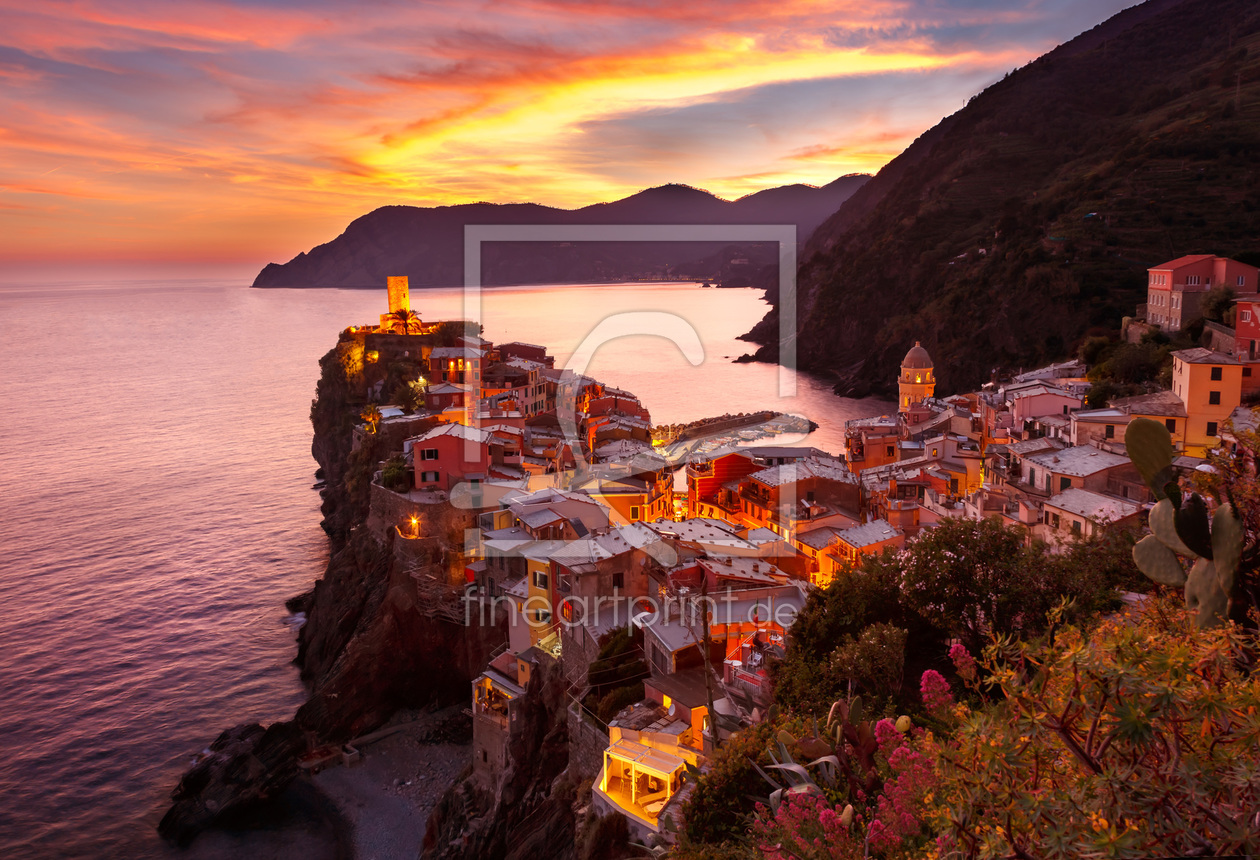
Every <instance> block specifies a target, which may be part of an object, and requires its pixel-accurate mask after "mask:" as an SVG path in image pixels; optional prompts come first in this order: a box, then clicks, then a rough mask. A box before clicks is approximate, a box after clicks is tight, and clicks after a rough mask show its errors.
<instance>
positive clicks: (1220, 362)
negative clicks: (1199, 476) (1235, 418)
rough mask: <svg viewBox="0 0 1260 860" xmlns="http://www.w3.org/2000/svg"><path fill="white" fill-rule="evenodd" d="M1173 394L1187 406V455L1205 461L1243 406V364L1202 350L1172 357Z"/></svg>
mask: <svg viewBox="0 0 1260 860" xmlns="http://www.w3.org/2000/svg"><path fill="white" fill-rule="evenodd" d="M1173 394H1176V395H1177V397H1179V398H1180V399H1181V402H1182V403H1184V404H1185V405H1186V436H1185V453H1186V454H1188V455H1189V456H1191V457H1204V456H1206V455H1207V452H1208V451H1209V450H1210V449H1212V448H1215V447H1216V446H1217V445H1218V444H1220V435H1221V428H1222V427H1223V426H1224V425H1225V422H1226V420H1227V419H1228V418H1229V416H1230V413H1232V412H1233V411H1234V410H1235V409H1237V408H1238V405H1239V404H1240V403H1242V364H1241V363H1240V362H1239V361H1238V359H1236V358H1234V357H1232V356H1229V355H1225V354H1224V353H1220V352H1213V351H1212V350H1210V349H1204V348H1203V347H1195V348H1194V349H1179V350H1177V351H1176V352H1174V353H1173Z"/></svg>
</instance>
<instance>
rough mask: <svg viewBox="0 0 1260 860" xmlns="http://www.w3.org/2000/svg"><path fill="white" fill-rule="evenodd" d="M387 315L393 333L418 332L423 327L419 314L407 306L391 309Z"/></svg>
mask: <svg viewBox="0 0 1260 860" xmlns="http://www.w3.org/2000/svg"><path fill="white" fill-rule="evenodd" d="M389 317H390V328H392V329H393V330H394V334H419V333H420V329H421V328H422V327H423V326H422V324H421V322H420V314H418V313H416V312H415V311H413V310H410V309H408V308H399V309H398V310H396V311H391V312H390V314H389Z"/></svg>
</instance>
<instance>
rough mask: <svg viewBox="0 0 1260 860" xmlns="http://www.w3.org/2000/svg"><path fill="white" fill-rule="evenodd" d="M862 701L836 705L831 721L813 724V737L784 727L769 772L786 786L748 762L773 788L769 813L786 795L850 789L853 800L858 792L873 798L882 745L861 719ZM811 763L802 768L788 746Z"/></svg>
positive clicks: (772, 749) (774, 746)
mask: <svg viewBox="0 0 1260 860" xmlns="http://www.w3.org/2000/svg"><path fill="white" fill-rule="evenodd" d="M862 717H863V707H862V699H861V697H857V698H854V699H853V701H852V702H836V703H835V704H833V705H832V706H831V710H830V711H829V712H828V714H827V721H826V723H825V724H824V725H823V726H821V727H820V726H819V725H818V722H817V720H814V721H813V724H812V733H811V734H809V735H806V736H803V737H801V738H799V739H798V738H796V737H794V736H793V735H792V733H791V732H789V731H787V730H786V729H780V730H779V732H778V734H776V735H775V738H774V741H773V742H771V744H770V748H769V749H768V750H766V754H767V755H768V756H769V757H770V760H771V761H772V762H773V764H771V765H769V767H768V768H767V769H766V770H773V771H777V772H778V774H779V776H780V777H781V778H782V779H783V781H784V783H786V784H781V783H780V782H779V780H777V779H775V778H774V777H773V776H771V775H770V774H769V773H767V772H766V770H763V769H762V768H761V767H760V766H759V765H758V764H757V763H756V762H755V761H752V760H751V759H750V760H749V761H750V762H751V763H752V766H753V767H754V768H756V770H757V773H759V774H761V776H762V778H763V779H765V780H766V782H768V783H770V785H772V786H773V787H774V789H775V790H774V792H773V793H772V794H771V795H770V798H769V806H770V809H771V811H777V810H778V808H779V804H780V803H781V802H782V800H783V798H784V797H785V796H787V795H793V794H813V793H819V794H823V793H825V791H824V786H825V787H826V788H827V789H831V790H837V789H847V791H848V794H849V796H851V797H856V796H857V792H858V791H859V790H860V791H865V792H866V793H867V794H873V793H874V792H875V791H876V790H877V789H878V787H879V772H878V770H877V768H876V763H875V753H876V751H877V750H878V749H879V744H878V742H877V741H876V740H875V727H874V726H873V725H872V724H871V723H870V721H869V720H863V719H862ZM792 747H795V748H798V749H799V750H800V751H801V753H802V754H803V755H804V756H806V757H808V758H811V759H813V761H810V762H809V763H808V764H800V763H799V762H797V761H795V760H794V759H793V757H792V753H791V750H790V748H792Z"/></svg>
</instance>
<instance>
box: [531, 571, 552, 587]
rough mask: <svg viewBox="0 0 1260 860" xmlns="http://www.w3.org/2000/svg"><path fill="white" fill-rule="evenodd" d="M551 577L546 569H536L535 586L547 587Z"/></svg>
mask: <svg viewBox="0 0 1260 860" xmlns="http://www.w3.org/2000/svg"><path fill="white" fill-rule="evenodd" d="M549 580H550V577H549V576H548V575H547V571H545V570H536V571H534V588H546V587H547V584H548V581H549Z"/></svg>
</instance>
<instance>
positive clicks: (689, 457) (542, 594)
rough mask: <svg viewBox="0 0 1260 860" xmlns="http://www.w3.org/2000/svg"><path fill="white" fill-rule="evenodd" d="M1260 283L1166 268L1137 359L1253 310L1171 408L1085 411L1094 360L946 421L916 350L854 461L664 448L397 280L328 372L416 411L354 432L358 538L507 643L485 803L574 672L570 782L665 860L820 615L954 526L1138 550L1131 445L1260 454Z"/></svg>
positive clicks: (976, 403) (786, 449) (1151, 396)
mask: <svg viewBox="0 0 1260 860" xmlns="http://www.w3.org/2000/svg"><path fill="white" fill-rule="evenodd" d="M1257 274H1258V273H1257V269H1256V268H1254V267H1251V266H1248V265H1244V264H1241V263H1238V262H1235V261H1233V260H1228V259H1222V258H1219V257H1213V256H1210V255H1197V256H1187V257H1181V258H1179V259H1176V260H1173V261H1171V262H1169V263H1166V264H1164V265H1161V266H1156V267H1154V268H1152V269H1150V270H1149V272H1148V277H1149V294H1148V301H1147V302H1146V304H1145V305H1143V306H1142V307H1139V308H1138V309H1137V313H1136V314H1135V316H1134V317H1132V318H1130V319H1127V320H1126V322H1125V328H1124V331H1123V337H1124V338H1125V339H1126V340H1128V341H1130V342H1138V341H1139V340H1141V339H1142V338H1143V337H1147V338H1149V337H1150V336H1151V333H1152V332H1161V333H1164V334H1173V333H1176V332H1178V331H1180V330H1182V329H1184V328H1185V327H1187V326H1189V325H1190V324H1191V323H1193V322H1194V321H1195V320H1196V319H1198V317H1199V316H1200V307H1201V303H1202V301H1203V299H1204V297H1205V296H1206V295H1207V293H1208V292H1209V290H1211V289H1212V288H1213V287H1216V288H1220V287H1222V286H1227V287H1229V288H1230V289H1231V290H1232V291H1234V293H1235V294H1236V295H1235V299H1234V303H1233V307H1232V309H1231V312H1230V315H1229V318H1230V319H1232V320H1233V321H1234V323H1235V324H1234V326H1232V327H1229V326H1225V325H1222V324H1219V323H1208V324H1207V325H1206V326H1205V327H1204V334H1203V337H1202V341H1203V344H1204V345H1201V346H1194V347H1190V348H1185V349H1178V350H1175V351H1174V352H1172V362H1173V365H1172V376H1171V387H1170V388H1169V389H1168V390H1160V391H1152V392H1150V393H1146V394H1142V395H1139V396H1128V397H1123V398H1116V399H1112V400H1111V401H1110V402H1108V403H1106V404H1105V405H1097V404H1095V405H1091V406H1089V407H1087V405H1086V395H1087V392H1088V390H1089V389H1090V386H1091V381H1090V379H1089V378H1088V377H1087V371H1088V368H1087V367H1086V366H1085V365H1084V364H1083V363H1082V362H1081V361H1067V362H1063V363H1060V364H1054V365H1050V366H1047V367H1042V368H1037V369H1034V370H1030V371H1027V372H1023V373H1019V374H1015V375H1012V376H1011V377H1010V378H1008V379H1001V380H994V381H993V382H992V383H990V384H987V385H985V386H984V387H983V388H982V389H981V390H979V391H975V392H970V393H966V394H955V395H951V396H947V397H938V396H936V391H935V388H936V376H935V365H934V360H933V357H932V355H931V354H930V352H929V351H928V350H927V349H926V348H925V347H924V346H923V345H922V344H919V343H914V344H913V345H908V350H907V352H906V355H905V358H904V359H903V360H902V362H901V367H900V371H899V375H898V377H897V380H896V386H897V390H898V399H897V404H896V412H895V414H890V415H885V416H880V417H875V418H867V419H859V420H852V421H849V422H848V423H847V425H846V427H845V433H844V437H845V447H846V450H845V451H844V452H827V451H822V450H818V449H816V448H812V447H800V446H782V445H768V444H761V442H762V441H764V440H749V439H748V438H747V435H745V436H743V437H741V436H740V435H739V433H738V432H735V433H734V434H730V433H728V434H727V435H725V436H724V435H722V433H723V431H729V430H731V429H732V428H736V430H737V428H738V427H739V426H740V422H739V421H738V420H735V421H725V422H717V423H713V424H709V425H707V426H705V427H704V429H705V430H706V431H711V432H708V433H707V434H706V435H705V436H704V438H703V441H704V442H705V443H706V444H703V445H700V444H697V437H695V435H694V434H693V435H691V436H688V435H687V434H685V433H684V434H682V435H680V436H678V437H677V438H674V439H673V440H672V441H666V440H665V439H662V438H656V437H654V434H653V425H652V421H651V416H650V415H649V414H648V411H647V409H645V408H644V406H643V405H642V403H641V402H640V400H639V399H638V398H637V397H636V396H635V395H634V394H633V393H631V392H628V391H623V390H619V389H617V388H614V387H611V386H608V385H604V384H601V383H600V382H598V381H597V380H595V379H592V378H589V377H585V376H580V375H574V374H573V373H571V372H569V371H566V370H564V369H562V368H557V367H556V362H555V360H554V358H553V357H552V356H551V355H549V354H548V352H547V349H546V347H544V346H540V345H534V344H529V343H502V344H494V343H491V342H489V341H487V340H485V339H483V338H482V337H481V336H480V335H479V334H475V333H473V331H474V330H478V331H479V329H476V327H472V326H469V325H468V324H466V323H463V322H458V323H451V322H428V321H425V320H423V319H421V317H420V316H419V315H418V314H417V313H416V312H415V311H413V310H412V308H411V304H410V298H409V294H408V286H407V281H406V279H405V278H390V280H389V288H388V292H389V311H388V312H387V313H383V314H382V315H381V316H380V320H379V323H374V324H368V325H356V326H352V327H350V328H348V329H346V330H345V331H344V332H343V333H342V337H341V341H340V343H339V346H338V354H339V356H340V357H341V359H342V362H343V364H344V365H345V366H346V367H347V368H349V369H350V370H351V371H353V372H354V373H355V374H357V376H358V378H359V380H360V382H361V385H362V390H363V391H364V392H365V393H366V394H367V396H368V397H369V398H370V399H373V400H375V401H381V400H382V399H383V398H385V397H386V396H387V395H389V393H390V387H391V384H392V385H393V387H394V388H395V389H397V388H399V386H400V385H401V386H402V387H403V388H406V387H410V390H411V391H412V392H414V396H411V397H404V398H403V400H404V403H403V405H371V406H369V407H368V408H367V409H365V410H364V412H363V414H362V415H361V416H360V419H361V421H362V423H361V424H360V425H359V426H357V427H356V428H355V431H354V433H355V439H356V443H355V444H356V446H357V445H361V444H362V443H363V442H364V440H365V439H366V438H367V437H368V436H376V437H378V441H381V442H383V445H384V447H383V449H378V450H387V451H388V452H389V454H390V456H389V458H388V459H385V460H383V461H381V463H380V464H379V466H380V468H379V470H378V471H377V472H376V473H375V476H374V478H373V482H372V486H371V512H370V515H369V517H368V520H367V527H368V528H369V529H370V530H372V532H373V533H374V534H375V535H376V537H377V538H378V539H379V540H381V541H382V542H383V543H387V544H389V545H392V547H393V552H394V557H395V559H396V560H397V561H400V562H402V563H403V564H405V565H407V566H408V568H409V569H410V570H411V571H412V577H413V578H414V579H415V581H416V583H417V590H418V592H419V593H420V594H421V595H422V596H423V597H424V599H426V600H428V601H430V603H431V606H430V607H429V612H430V614H431V615H433V616H434V617H443V618H445V619H446V620H447V621H460V620H462V621H463V623H465V624H471V623H479V624H481V625H483V626H484V625H485V624H487V623H490V624H494V623H495V620H496V619H499V620H502V619H506V629H507V642H505V643H504V644H503V645H502V646H501V647H500V648H499V649H498V650H497V651H496V653H495V654H494V655H493V657H492V659H490V661H489V663H488V664H487V665H486V666H485V667H484V671H483V672H482V673H481V674H480V675H479V676H478V677H477V678H476V680H475V681H474V682H473V684H472V689H471V690H470V693H469V707H468V713H469V714H470V715H471V717H472V720H473V748H472V752H473V775H474V779H475V780H476V781H477V782H478V783H479V784H480V785H481V786H482V787H483V788H484V789H485V790H487V791H489V792H492V793H493V792H494V791H495V790H496V787H497V784H498V783H499V781H501V780H502V779H503V777H504V774H505V773H507V772H509V771H510V770H511V768H512V761H511V757H512V751H513V748H514V745H513V740H514V737H515V735H516V734H517V732H518V731H519V728H520V725H521V723H522V722H523V721H522V720H521V719H520V714H521V712H522V708H523V707H524V705H525V703H526V702H527V700H528V699H529V697H530V696H532V695H536V693H537V685H536V684H535V685H531V678H532V677H533V676H535V675H537V674H539V673H540V671H544V670H546V671H559V672H560V673H561V675H562V676H563V679H564V681H565V684H566V685H567V691H568V700H569V705H568V722H569V732H568V744H569V769H570V771H575V770H576V772H577V773H578V774H579V775H580V776H581V777H582V778H584V779H586V780H590V781H591V782H592V783H593V787H592V794H593V802H594V804H595V805H596V806H597V807H598V808H600V809H601V810H602V811H603V812H604V813H613V812H615V813H619V814H620V815H622V816H624V817H625V819H626V821H627V824H628V827H629V831H630V833H631V835H632V837H633V838H634V839H636V840H637V841H640V842H643V843H645V844H649V845H651V844H664V843H668V842H670V841H671V840H672V838H673V837H672V834H673V833H674V832H676V831H677V828H678V825H679V820H680V814H681V808H682V804H683V802H684V801H685V799H686V797H687V796H688V793H689V791H690V790H692V789H693V788H694V780H689V779H688V778H687V777H688V774H689V773H694V772H695V770H696V769H697V768H700V769H703V768H704V767H705V763H706V757H707V756H708V755H709V754H710V753H711V752H712V750H713V747H714V743H715V741H717V742H721V741H722V740H723V739H724V738H726V737H729V736H730V735H731V734H732V733H733V732H735V731H738V730H739V729H740V728H741V727H744V726H748V725H751V724H754V723H756V722H758V721H760V720H762V719H763V718H764V717H765V713H766V709H767V707H768V705H769V703H770V699H771V687H770V676H769V672H768V669H769V666H770V664H771V663H772V662H773V661H774V660H775V659H776V656H777V655H780V654H782V651H783V648H784V646H785V642H786V640H787V639H788V638H789V637H791V636H792V624H793V620H794V618H795V616H796V614H797V613H798V611H799V610H800V609H801V607H802V606H803V605H804V603H805V600H806V598H807V596H808V594H809V592H810V590H811V589H815V588H818V587H822V586H825V585H827V584H828V583H829V582H831V581H832V580H833V578H835V577H836V576H837V575H838V574H839V573H841V572H842V571H844V570H845V569H847V568H848V567H850V566H852V565H854V564H855V563H856V562H857V561H858V560H859V559H860V557H861V556H864V555H867V554H878V553H883V552H885V551H889V550H891V551H897V550H900V549H902V548H903V547H904V546H905V545H906V542H907V541H913V540H914V539H915V537H916V536H917V535H919V534H920V533H922V532H923V531H924V530H927V529H931V528H933V527H934V526H935V525H936V524H937V523H939V522H940V521H941V520H942V519H943V518H948V517H958V518H970V519H981V518H995V519H997V520H1000V521H1001V522H1003V523H1004V524H1007V525H1019V526H1022V527H1024V529H1025V533H1026V535H1027V540H1029V541H1034V540H1037V541H1044V542H1046V543H1048V544H1050V545H1051V547H1057V548H1066V547H1069V546H1070V545H1071V544H1072V543H1073V542H1074V541H1076V540H1078V539H1081V538H1087V537H1089V536H1091V535H1093V534H1094V533H1095V532H1096V531H1098V530H1100V529H1105V528H1115V527H1121V528H1130V529H1133V530H1134V531H1135V532H1140V531H1142V530H1144V529H1145V515H1146V514H1147V512H1149V510H1150V508H1151V507H1152V505H1153V503H1154V497H1153V496H1152V495H1151V492H1150V490H1149V489H1148V487H1147V485H1146V484H1145V483H1144V481H1143V479H1142V477H1141V476H1140V475H1139V472H1138V470H1137V469H1136V468H1135V466H1134V464H1133V463H1132V462H1131V460H1130V458H1129V456H1128V455H1127V453H1126V449H1125V444H1124V437H1125V429H1126V426H1127V425H1128V423H1129V422H1130V421H1132V420H1134V419H1136V418H1139V417H1140V418H1148V419H1152V420H1155V421H1157V422H1159V423H1161V424H1163V425H1164V426H1165V427H1166V428H1167V430H1168V431H1169V434H1170V435H1171V437H1172V440H1173V444H1174V446H1175V450H1176V459H1175V462H1174V466H1175V469H1176V470H1177V471H1178V472H1180V473H1182V474H1189V473H1192V472H1194V470H1196V469H1201V468H1203V467H1204V464H1205V456H1206V454H1207V452H1208V451H1209V450H1211V449H1213V448H1216V447H1217V446H1225V447H1229V446H1231V445H1233V444H1235V443H1236V438H1235V436H1234V435H1233V434H1234V433H1235V431H1236V430H1238V429H1255V427H1256V424H1257V417H1256V413H1254V412H1253V410H1252V408H1251V406H1249V405H1246V404H1248V403H1254V402H1255V399H1256V395H1257V391H1258V390H1260V357H1258V356H1257V341H1258V340H1260V316H1258V315H1260V295H1257V292H1256V290H1257ZM408 368H410V369H413V370H416V369H418V371H417V372H418V376H417V377H416V378H406V376H407V374H406V371H407V369H408ZM400 369H401V372H402V376H401V377H400V375H399V374H400ZM394 399H395V400H397V399H398V398H394ZM671 435H677V434H671ZM452 546H455V547H459V548H460V549H459V550H458V551H451V549H450V548H451V547H452ZM474 616H476V619H475V620H474ZM487 619H488V620H487Z"/></svg>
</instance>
